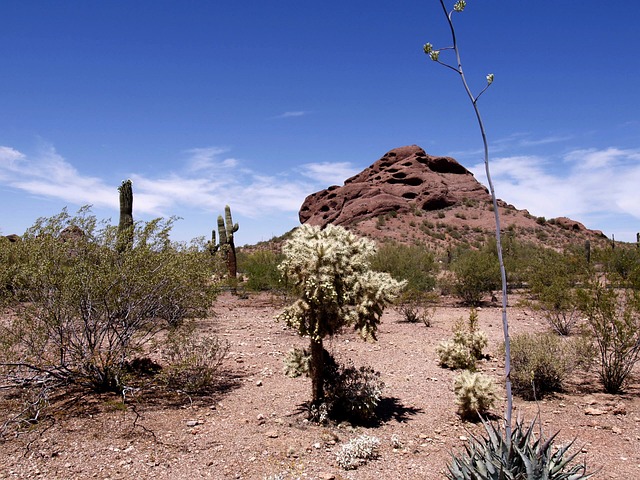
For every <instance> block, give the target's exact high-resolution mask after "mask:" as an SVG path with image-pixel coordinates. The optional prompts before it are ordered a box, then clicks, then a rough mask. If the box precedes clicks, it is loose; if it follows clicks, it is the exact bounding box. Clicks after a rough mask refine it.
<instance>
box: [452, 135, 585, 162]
mask: <svg viewBox="0 0 640 480" xmlns="http://www.w3.org/2000/svg"><path fill="white" fill-rule="evenodd" d="M571 138H573V137H571V136H569V135H564V136H563V135H549V136H546V137H533V136H532V134H530V133H526V132H516V133H513V134H511V135H508V136H506V137H503V138H498V139H495V140H493V141H491V142H490V144H489V153H490V155H491V156H493V155H495V154H497V153H502V152H509V151H513V150H518V149H527V148H534V147H538V146H542V145H550V144H554V143H561V142H566V141H567V140H571ZM483 154H484V151H483V150H482V148H476V149H472V150H458V151H453V152H449V155H451V156H452V157H455V158H469V157H477V156H480V155H483Z"/></svg>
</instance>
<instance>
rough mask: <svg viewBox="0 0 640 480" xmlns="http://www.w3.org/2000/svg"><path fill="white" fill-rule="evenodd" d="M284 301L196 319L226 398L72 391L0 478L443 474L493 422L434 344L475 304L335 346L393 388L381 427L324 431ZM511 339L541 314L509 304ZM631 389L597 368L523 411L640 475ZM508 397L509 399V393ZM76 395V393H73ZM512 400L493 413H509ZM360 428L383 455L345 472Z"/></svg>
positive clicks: (0, 465)
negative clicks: (297, 359)
mask: <svg viewBox="0 0 640 480" xmlns="http://www.w3.org/2000/svg"><path fill="white" fill-rule="evenodd" d="M281 302H282V299H281V298H280V297H277V296H275V295H271V294H250V295H249V296H248V297H247V298H240V297H238V296H234V295H231V294H230V293H224V294H222V295H220V296H219V298H218V300H217V301H216V305H215V308H214V312H215V314H214V315H213V316H212V317H211V318H208V319H206V320H202V321H200V322H199V323H198V328H199V329H200V330H201V331H202V332H203V333H204V332H207V333H215V334H216V335H218V336H219V337H220V338H221V339H223V340H226V341H227V342H228V343H229V352H228V356H227V359H226V360H225V362H224V364H223V369H222V371H221V378H220V380H219V384H218V387H217V388H216V390H215V393H214V394H212V395H208V396H204V397H189V396H187V395H180V394H176V395H173V396H171V397H165V396H162V395H160V394H154V392H153V391H135V392H128V393H127V395H125V397H124V404H123V398H122V397H119V396H116V395H106V394H105V395H102V396H97V395H85V396H82V395H80V394H79V395H78V396H77V397H76V396H73V395H72V394H70V395H69V397H70V398H69V399H58V401H59V402H64V401H67V402H68V405H69V406H68V408H66V409H65V411H63V412H60V413H58V414H56V416H55V418H54V419H48V420H46V421H43V422H42V423H41V424H39V425H37V426H36V427H35V428H33V429H32V430H29V431H22V432H21V433H20V435H18V436H15V437H10V438H8V439H6V441H4V442H3V443H2V444H1V446H0V478H6V479H14V478H23V479H27V478H29V479H31V478H42V479H92V478H99V479H131V478H135V479H140V480H142V479H151V478H153V479H194V478H212V479H266V478H271V479H276V478H278V479H297V478H304V479H325V480H326V479H353V480H356V479H362V480H364V479H436V478H438V479H440V478H443V477H444V471H445V469H446V464H447V462H448V461H449V459H450V456H451V454H452V452H456V451H459V450H460V449H461V448H462V446H463V445H464V443H465V440H466V439H467V438H468V437H469V435H470V434H472V433H474V432H475V433H478V432H481V430H482V426H481V425H478V424H474V423H469V422H463V421H462V420H461V419H460V417H459V416H458V414H457V413H456V404H455V396H454V393H453V389H452V384H453V379H454V377H455V376H456V372H454V371H451V370H447V369H443V368H442V367H440V366H439V365H438V362H437V355H436V353H435V349H436V346H437V345H438V343H439V342H440V341H442V340H445V339H448V338H450V336H451V328H452V326H453V324H454V323H455V321H456V320H457V319H459V318H461V317H463V318H467V317H468V313H469V310H468V309H467V308H464V307H461V306H458V305H456V303H455V301H454V300H453V299H442V301H441V303H440V305H439V306H438V307H437V308H436V311H435V315H434V317H433V321H432V325H431V326H430V327H426V326H425V325H424V324H422V323H406V322H403V321H402V320H403V317H402V315H401V313H400V312H399V310H398V309H397V307H389V308H388V309H387V310H386V312H385V314H384V316H383V319H382V324H381V326H380V329H379V335H378V338H379V340H378V342H376V343H365V342H364V341H362V340H361V339H360V338H359V337H357V336H356V335H355V334H353V333H351V332H346V333H344V334H341V335H339V336H336V337H335V338H334V339H332V340H331V341H329V342H327V345H326V346H327V348H328V349H329V350H330V351H331V352H333V353H334V355H335V356H336V357H337V358H338V359H340V360H343V361H344V360H346V359H352V360H353V362H354V363H355V365H357V366H360V365H369V366H371V367H373V368H375V369H376V370H378V371H379V372H380V373H381V379H382V380H383V381H384V383H385V389H384V399H383V401H382V404H381V405H380V421H379V422H378V423H377V424H376V425H373V426H368V427H362V426H355V427H354V426H351V425H349V424H339V425H326V426H322V425H316V424H312V423H309V422H308V421H307V420H306V416H305V414H304V413H302V412H301V411H300V407H301V405H302V404H303V403H304V402H305V401H307V400H309V397H310V394H311V391H310V390H311V388H310V380H309V379H306V378H297V379H294V378H289V377H287V376H285V375H284V374H283V357H284V354H285V353H286V352H287V351H288V350H289V349H290V348H292V347H293V346H301V347H302V346H305V345H306V340H305V339H303V338H300V337H298V336H297V335H296V333H295V332H293V331H290V330H288V329H286V328H285V327H284V325H283V324H282V323H278V322H276V321H275V319H274V318H275V316H276V315H277V313H278V311H279V309H280V308H281V305H282V303H281ZM509 303H510V306H509V309H508V315H509V319H510V323H511V327H510V328H511V334H512V335H514V334H518V333H521V332H527V331H533V332H541V331H545V330H546V329H547V328H548V327H547V325H546V323H545V322H544V320H543V319H542V318H541V317H540V316H539V315H538V314H537V313H535V312H532V311H529V310H527V309H525V308H523V307H520V306H519V304H518V302H517V298H516V297H513V296H512V297H511V298H510V301H509ZM479 326H480V328H481V329H483V330H484V331H485V332H487V334H488V335H489V339H490V340H489V347H488V351H489V353H490V354H491V358H489V359H486V360H482V361H481V362H480V364H479V370H480V371H482V372H484V373H486V374H489V375H491V376H493V377H495V380H496V382H497V383H498V385H500V388H502V386H503V382H502V379H501V376H502V373H503V367H504V365H503V361H502V360H501V358H500V355H499V349H500V345H501V342H502V328H501V309H500V307H499V305H485V306H484V307H482V308H481V309H480V311H479ZM634 373H635V374H636V377H635V379H634V381H633V382H632V383H631V385H630V386H629V388H628V389H627V391H626V393H625V394H622V395H608V394H604V393H602V389H601V387H600V385H599V383H598V379H597V374H596V371H595V370H594V371H593V372H591V373H590V374H588V375H586V376H582V377H581V378H578V377H577V376H576V377H575V378H572V379H571V381H570V382H569V384H568V385H567V388H566V391H565V392H563V393H560V394H556V395H554V396H552V397H550V398H545V399H544V400H542V401H540V402H528V401H523V400H521V399H518V398H516V400H515V407H516V409H515V412H514V416H520V417H522V418H524V419H525V421H531V420H532V419H534V418H535V417H536V415H538V414H539V415H540V420H541V426H542V429H543V432H544V434H546V435H550V434H552V433H555V432H556V431H557V430H560V433H559V435H558V437H557V440H556V443H557V444H563V443H566V442H569V441H571V440H573V439H576V440H575V444H574V446H573V447H572V450H571V451H572V452H578V455H577V457H576V461H578V462H583V461H586V462H587V464H588V466H589V467H590V469H591V470H599V472H598V473H597V474H596V475H595V477H594V478H598V479H620V480H622V479H636V478H640V448H638V443H639V441H640V395H639V394H640V384H639V383H638V381H637V373H638V372H637V371H636V372H634ZM501 392H502V393H501V396H502V397H504V393H503V390H501ZM71 397H73V398H71ZM502 407H503V404H502V401H501V402H500V404H499V405H497V406H496V408H495V409H494V411H493V413H494V414H495V415H496V416H498V415H500V414H501V412H502ZM361 434H367V435H371V436H375V437H377V438H378V439H379V440H380V449H379V456H378V458H376V459H374V460H372V461H370V462H368V463H367V464H365V465H363V466H360V467H359V468H357V469H355V470H343V469H341V468H340V467H339V466H338V465H337V463H336V453H337V452H338V451H339V449H340V448H341V445H342V444H343V443H344V442H347V441H349V440H350V439H352V438H355V437H357V436H359V435H361Z"/></svg>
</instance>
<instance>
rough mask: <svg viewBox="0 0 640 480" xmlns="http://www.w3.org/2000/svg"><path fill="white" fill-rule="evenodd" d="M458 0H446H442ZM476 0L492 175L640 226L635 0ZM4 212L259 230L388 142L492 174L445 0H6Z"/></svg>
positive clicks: (584, 215) (469, 49)
mask: <svg viewBox="0 0 640 480" xmlns="http://www.w3.org/2000/svg"><path fill="white" fill-rule="evenodd" d="M451 3H453V2H451ZM612 5H613V4H610V3H609V2H602V1H595V0H585V1H581V2H576V1H575V0H554V1H551V0H537V1H535V2H534V1H528V2H513V1H511V2H508V1H504V0H503V1H498V0H482V1H481V0H468V7H467V9H466V10H465V12H464V13H462V14H459V15H456V16H455V17H454V18H455V22H456V26H457V29H458V35H459V44H460V48H461V51H462V59H463V64H464V68H465V71H466V74H467V76H468V78H469V80H470V82H471V84H472V86H473V87H474V89H476V90H479V89H481V88H483V87H484V85H485V82H486V81H485V76H486V74H487V73H494V75H495V81H494V84H493V85H492V86H491V88H490V89H489V90H488V91H487V92H486V93H485V94H484V95H483V96H482V98H481V100H480V102H479V105H480V108H481V110H482V114H483V117H484V120H485V123H486V127H487V130H488V136H489V140H490V148H491V158H492V175H493V179H494V183H495V187H496V191H497V194H498V196H499V197H500V198H502V199H504V200H506V201H507V202H509V203H512V204H513V205H515V206H516V207H517V208H526V209H528V210H529V211H530V212H531V213H532V214H533V215H536V216H546V217H548V218H549V217H557V216H569V217H571V218H574V219H576V220H579V221H581V222H583V223H584V224H585V225H586V226H587V227H589V228H593V229H600V230H603V231H604V232H605V233H606V234H607V235H608V236H611V235H612V234H614V235H615V237H616V239H619V240H627V241H632V240H635V232H637V231H640V202H638V199H639V197H640V195H639V194H638V190H639V187H638V186H639V185H640V94H639V93H638V86H639V85H640V82H639V80H640V55H638V53H637V52H638V51H639V50H640V34H639V33H638V27H637V24H638V21H640V3H637V2H631V1H623V2H617V3H616V4H615V8H614V7H613V6H612ZM0 18H2V28H0V62H1V66H0V205H2V207H0V212H1V215H0V232H1V233H2V234H5V235H6V234H9V233H22V232H23V231H24V230H25V229H26V228H27V227H28V226H30V225H31V224H32V223H33V222H34V220H35V219H36V218H38V217H40V216H50V215H53V214H55V213H58V212H59V211H60V210H61V209H62V208H63V207H64V206H67V207H68V209H69V211H71V212H75V211H76V210H77V209H78V208H79V207H80V206H82V205H85V204H92V205H93V206H94V207H93V211H94V213H96V215H97V216H99V217H100V218H111V219H112V221H113V222H114V223H116V222H117V220H118V194H117V187H118V185H120V183H121V182H122V181H123V180H125V179H127V178H130V179H132V181H133V188H134V218H135V219H137V220H148V219H151V218H155V217H157V216H165V217H167V216H171V215H177V216H179V217H182V219H181V220H180V221H179V222H178V223H177V224H176V226H175V228H174V238H175V239H176V240H189V239H191V238H193V237H197V236H200V235H204V236H209V234H210V231H211V229H212V228H213V227H214V225H215V219H216V217H217V215H218V214H220V213H222V212H223V210H224V205H225V204H229V205H231V208H232V212H233V214H234V220H235V221H237V222H238V223H239V224H240V230H239V231H238V233H237V234H236V238H237V243H238V244H245V243H255V242H257V241H260V240H267V239H269V238H271V237H272V236H274V235H280V234H282V233H284V232H286V231H287V230H289V229H291V228H293V227H294V226H296V225H297V224H298V216H297V212H298V210H299V207H300V205H301V203H302V201H303V200H304V198H305V197H306V195H308V194H311V193H313V192H315V191H318V190H321V189H323V188H326V187H328V186H329V185H332V184H342V182H343V181H344V180H345V179H346V178H347V177H349V176H351V175H352V174H355V173H357V172H359V171H361V170H362V169H364V168H365V167H367V166H369V165H370V164H371V163H373V162H374V161H375V160H377V159H378V158H380V157H381V156H382V155H383V154H384V153H385V152H387V151H388V150H391V149H392V148H395V147H399V146H403V145H410V144H417V145H420V146H422V147H423V148H424V149H425V150H426V151H427V152H428V153H430V154H433V155H450V156H453V157H454V158H456V159H457V160H458V161H460V162H461V163H462V164H463V165H465V166H466V167H467V168H469V169H471V170H472V171H473V172H474V173H475V174H476V177H477V178H478V179H479V180H481V181H484V176H483V167H482V152H481V147H482V144H481V139H480V136H479V132H478V128H477V125H476V124H475V118H474V116H473V111H472V109H471V106H470V104H469V102H468V100H467V99H466V97H465V95H464V92H463V90H462V87H461V85H460V81H459V78H458V77H457V75H456V74H455V73H453V72H450V71H449V70H447V69H445V68H443V67H441V66H439V65H437V64H435V63H433V62H431V61H430V60H429V59H428V58H427V57H426V56H425V55H424V53H423V52H422V45H423V44H424V43H426V42H431V43H432V44H433V45H434V46H436V47H445V46H448V45H449V44H450V39H449V37H448V31H447V25H446V22H445V19H444V17H443V16H442V11H441V9H440V6H439V2H438V1H437V0H423V1H410V2H401V3H399V2H395V1H367V2H365V1H361V0H342V1H333V0H327V1H324V2H299V1H297V2H294V1H290V0H278V1H277V2H264V1H254V0H244V1H240V0H239V1H235V2H228V1H222V0H211V1H195V0H194V1H183V2H178V1H168V0H161V1H157V0H154V1H129V0H127V1H121V0H114V1H109V2H72V1H68V0H60V1H57V2H50V1H44V0H30V1H23V0H3V1H2V2H1V3H0Z"/></svg>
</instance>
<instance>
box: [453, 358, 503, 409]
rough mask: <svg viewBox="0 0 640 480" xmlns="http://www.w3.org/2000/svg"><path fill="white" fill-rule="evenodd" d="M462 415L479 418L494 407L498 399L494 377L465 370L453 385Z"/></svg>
mask: <svg viewBox="0 0 640 480" xmlns="http://www.w3.org/2000/svg"><path fill="white" fill-rule="evenodd" d="M453 389H454V391H455V393H456V401H457V403H458V410H459V413H460V416H461V417H462V418H466V419H477V418H478V416H479V415H484V414H485V413H486V412H487V411H488V410H489V409H490V408H492V407H493V406H494V404H495V401H496V391H495V385H494V383H493V379H492V378H491V377H489V376H487V375H484V374H482V373H478V372H470V371H469V370H465V371H463V372H462V373H461V374H460V375H458V377H456V380H455V384H454V387H453Z"/></svg>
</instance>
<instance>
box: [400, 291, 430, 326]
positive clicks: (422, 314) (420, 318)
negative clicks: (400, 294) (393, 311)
mask: <svg viewBox="0 0 640 480" xmlns="http://www.w3.org/2000/svg"><path fill="white" fill-rule="evenodd" d="M399 310H400V313H401V315H402V318H403V320H404V321H405V322H408V323H419V322H420V323H423V324H424V326H425V327H430V326H431V321H432V319H433V315H434V313H435V308H430V307H429V306H428V305H427V303H426V301H425V300H424V299H423V298H422V297H415V296H414V297H406V298H405V299H404V300H403V303H402V304H401V305H400V307H399Z"/></svg>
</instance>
